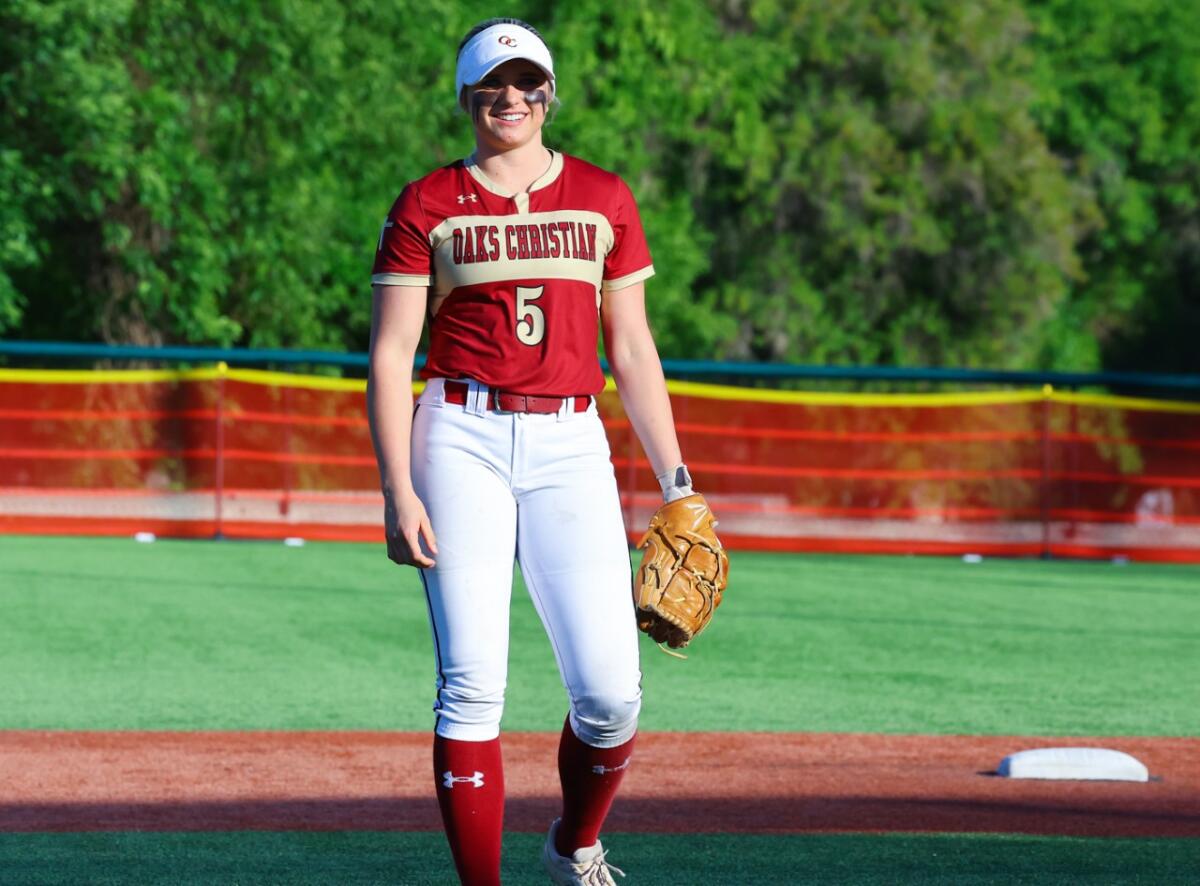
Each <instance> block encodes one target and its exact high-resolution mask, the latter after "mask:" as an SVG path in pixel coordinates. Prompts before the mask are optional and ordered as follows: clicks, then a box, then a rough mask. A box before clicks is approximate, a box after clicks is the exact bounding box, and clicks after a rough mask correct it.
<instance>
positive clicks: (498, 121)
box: [467, 59, 551, 151]
mask: <svg viewBox="0 0 1200 886" xmlns="http://www.w3.org/2000/svg"><path fill="white" fill-rule="evenodd" d="M550 96H551V86H550V84H549V82H547V80H546V75H545V73H543V71H542V69H541V68H539V67H538V66H537V65H535V64H534V63H533V62H529V61H525V60H524V59H513V60H512V61H510V62H505V63H504V64H502V65H500V67H498V68H496V70H494V71H492V72H491V73H490V74H488V75H487V76H486V77H484V78H483V79H482V80H481V81H479V82H478V83H476V84H475V85H474V86H472V87H470V88H469V90H468V96H467V106H468V108H470V111H471V119H472V120H473V121H474V122H475V138H476V139H477V140H478V141H479V142H480V144H486V145H487V146H488V147H490V148H492V149H493V150H497V151H510V150H512V149H513V148H519V147H522V146H524V145H526V144H529V143H530V142H531V141H533V140H534V139H538V140H540V138H541V131H542V124H543V123H544V122H545V121H546V106H547V105H548V104H549V102H550Z"/></svg>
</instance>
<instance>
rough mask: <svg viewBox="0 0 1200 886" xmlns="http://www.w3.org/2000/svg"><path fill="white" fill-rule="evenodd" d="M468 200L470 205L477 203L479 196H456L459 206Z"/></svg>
mask: <svg viewBox="0 0 1200 886" xmlns="http://www.w3.org/2000/svg"><path fill="white" fill-rule="evenodd" d="M468 200H470V201H471V202H472V203H478V202H479V195H478V194H459V195H458V205H459V206H462V204H464V203H466V202H467V201H468Z"/></svg>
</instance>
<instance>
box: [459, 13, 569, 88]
mask: <svg viewBox="0 0 1200 886" xmlns="http://www.w3.org/2000/svg"><path fill="white" fill-rule="evenodd" d="M515 58H523V59H525V60H526V61H531V62H533V63H534V64H535V65H537V66H538V67H539V68H541V69H542V71H543V72H544V73H545V75H546V77H547V78H548V79H549V80H550V95H551V98H553V97H554V95H555V94H557V84H556V83H555V82H554V60H553V59H552V58H551V57H550V50H549V49H547V48H546V44H545V43H543V42H542V40H541V38H540V37H538V36H537V34H534V33H532V32H530V31H527V30H525V29H524V28H522V27H521V26H520V25H492V26H491V27H490V28H488V29H487V30H485V31H480V32H479V33H478V34H476V35H475V36H474V37H472V38H471V39H470V40H469V41H468V42H467V45H466V46H464V47H463V48H462V52H460V53H459V54H458V67H457V69H456V70H455V72H454V95H455V97H456V98H458V100H459V101H460V102H461V101H462V94H463V87H464V86H474V85H475V84H476V83H478V82H479V81H480V80H482V79H483V78H484V77H486V76H487V75H488V74H490V73H491V72H492V71H494V70H496V68H498V67H500V66H501V65H502V64H504V63H505V62H510V61H512V60H513V59H515Z"/></svg>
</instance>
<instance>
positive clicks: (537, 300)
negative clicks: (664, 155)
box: [371, 151, 654, 397]
mask: <svg viewBox="0 0 1200 886" xmlns="http://www.w3.org/2000/svg"><path fill="white" fill-rule="evenodd" d="M552 154H553V158H552V160H551V163H550V168H549V169H548V170H547V171H546V173H545V174H544V175H543V176H542V177H541V178H539V179H538V180H537V181H535V182H534V183H533V185H532V186H531V187H530V188H529V191H528V193H521V194H516V195H512V194H508V193H506V192H504V191H502V190H501V189H500V188H499V187H497V186H496V185H495V184H493V183H492V182H491V181H490V180H489V179H488V178H487V176H485V175H484V174H483V172H482V171H481V170H480V169H479V167H478V166H477V165H475V163H474V160H473V158H468V159H466V160H459V161H457V162H455V163H452V164H451V165H449V166H445V167H443V168H441V169H438V170H435V171H434V172H431V173H430V174H429V175H427V176H425V177H424V178H422V179H419V180H418V181H415V182H411V183H410V184H409V185H408V186H407V187H406V188H405V189H404V191H403V192H401V194H400V196H399V197H398V198H397V199H396V202H395V203H394V204H393V205H392V209H391V212H389V213H388V219H387V221H386V222H385V223H384V226H383V231H382V233H381V234H380V237H379V248H378V251H377V252H376V254H375V267H374V270H373V272H372V276H371V282H372V283H379V284H384V285H393V286H428V287H430V293H429V314H430V317H431V319H430V327H429V354H428V357H427V358H426V362H425V368H424V369H423V370H422V371H421V377H422V378H435V377H444V378H474V379H476V380H478V381H481V382H483V383H484V384H487V385H489V386H491V387H496V388H500V389H502V390H506V391H514V392H516V393H520V394H533V395H540V396H549V397H565V396H571V395H576V394H596V393H599V391H600V390H601V389H602V388H603V387H604V376H603V374H602V373H601V372H600V361H599V359H598V358H597V356H596V341H597V336H598V333H599V310H600V294H601V292H602V291H610V290H616V289H623V288H624V287H626V286H632V285H633V284H635V283H639V282H641V281H642V280H645V279H647V278H648V277H650V276H652V275H653V274H654V266H653V265H652V264H651V262H650V250H649V248H648V247H647V245H646V235H645V234H644V233H643V231H642V222H641V219H640V218H639V217H638V210H637V204H636V203H635V202H634V199H633V194H632V193H630V190H629V187H628V186H627V185H626V184H625V182H623V181H622V180H621V179H620V178H619V177H618V176H616V175H614V174H613V173H611V172H606V171H605V170H603V169H600V168H599V167H596V166H593V165H592V164H590V163H586V162H584V161H583V160H580V159H578V158H576V157H570V156H567V155H565V154H561V153H558V152H557V151H555V152H552Z"/></svg>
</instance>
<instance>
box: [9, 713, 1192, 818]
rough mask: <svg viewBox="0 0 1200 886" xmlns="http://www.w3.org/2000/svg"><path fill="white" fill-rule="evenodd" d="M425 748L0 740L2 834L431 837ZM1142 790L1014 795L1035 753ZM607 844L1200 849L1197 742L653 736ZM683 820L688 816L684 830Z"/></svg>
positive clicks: (215, 736) (535, 792)
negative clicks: (981, 842) (817, 836)
mask: <svg viewBox="0 0 1200 886" xmlns="http://www.w3.org/2000/svg"><path fill="white" fill-rule="evenodd" d="M430 744H431V740H430V737H429V736H428V735H425V734H412V733H383V732H201V733H191V732H187V733H179V732H34V731H18V732H0V831H6V832H33V831H117V830H122V831H124V830H150V831H183V830H187V831H196V830H201V831H202V830H318V831H338V830H436V829H438V828H439V827H440V824H439V819H438V812H437V805H436V802H435V801H434V799H433V796H432V787H431V778H432V775H431V773H430V771H429V770H430V762H429V761H430V755H429V749H430ZM556 744H557V736H556V735H553V734H547V733H507V734H506V735H505V737H504V757H505V781H506V782H507V785H508V802H507V807H506V821H505V827H506V829H508V830H512V831H532V832H540V831H542V830H544V829H545V827H546V823H547V822H548V821H549V820H550V819H551V818H553V817H554V815H555V814H556V808H557V794H558V781H557V774H556V770H555V763H554V761H555V748H556ZM1055 745H1057V746H1067V745H1069V746H1093V747H1095V746H1100V747H1111V748H1116V749H1118V750H1122V751H1126V752H1128V753H1131V754H1133V755H1134V756H1136V757H1138V758H1139V759H1140V760H1142V762H1144V763H1145V764H1146V765H1147V766H1148V767H1149V769H1150V772H1151V775H1152V776H1153V777H1154V780H1152V781H1151V782H1150V783H1147V784H1134V783H1122V782H1078V781H1076V782H1044V781H1012V780H1009V779H1005V778H999V777H996V776H994V775H992V774H990V773H991V771H992V770H994V769H995V767H996V765H997V764H998V763H999V762H1000V760H1001V759H1002V758H1003V757H1004V755H1005V754H1008V753H1011V752H1012V751H1017V750H1023V749H1026V748H1031V747H1048V746H1055ZM634 763H635V765H634V767H633V768H632V769H631V771H630V773H629V776H628V779H627V780H626V782H625V785H624V787H623V788H622V792H621V795H620V796H619V797H618V799H617V803H616V805H615V807H614V808H613V811H612V814H611V816H610V818H609V820H608V823H607V825H606V828H607V829H608V830H610V831H614V832H615V831H635V832H644V833H670V832H674V831H683V830H686V831H724V832H734V833H802V832H885V831H904V832H921V831H937V832H1001V833H1024V834H1050V835H1074V836H1106V837H1108V836H1111V837H1116V836H1158V837H1200V739H1190V738H1189V739H1184V738H1155V739H1151V738H1102V739H1087V738H1078V737H1075V738H1066V739H1052V738H1044V737H1039V738H1036V739H1032V738H1020V737H997V736H987V737H964V736H942V737H934V736H888V735H858V734H820V733H782V734H781V733H647V734H644V735H642V736H640V737H639V739H638V746H637V752H636V756H635V758H634ZM685 812H686V814H684V813H685Z"/></svg>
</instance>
